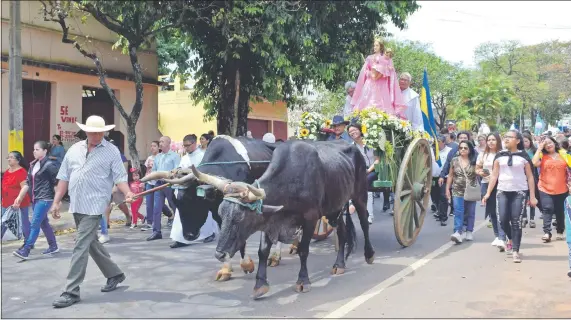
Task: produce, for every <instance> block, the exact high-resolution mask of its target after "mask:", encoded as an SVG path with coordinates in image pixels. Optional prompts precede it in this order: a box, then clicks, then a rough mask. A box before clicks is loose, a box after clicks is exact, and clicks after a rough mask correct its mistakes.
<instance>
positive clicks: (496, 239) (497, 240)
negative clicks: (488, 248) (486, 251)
mask: <svg viewBox="0 0 571 320" xmlns="http://www.w3.org/2000/svg"><path fill="white" fill-rule="evenodd" d="M499 241H500V238H498V237H496V238H495V239H494V241H492V243H491V245H492V246H494V247H497V246H498V243H499Z"/></svg>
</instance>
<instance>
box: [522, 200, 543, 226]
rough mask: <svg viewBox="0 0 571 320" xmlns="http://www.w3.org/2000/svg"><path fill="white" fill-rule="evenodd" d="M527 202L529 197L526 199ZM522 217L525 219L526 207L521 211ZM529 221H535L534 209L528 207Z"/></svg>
mask: <svg viewBox="0 0 571 320" xmlns="http://www.w3.org/2000/svg"><path fill="white" fill-rule="evenodd" d="M527 200H528V201H529V196H528V197H527ZM538 200H539V199H538ZM523 217H524V218H525V219H527V206H526V207H525V208H524V209H523ZM529 220H535V207H532V206H530V207H529Z"/></svg>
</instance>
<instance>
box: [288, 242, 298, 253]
mask: <svg viewBox="0 0 571 320" xmlns="http://www.w3.org/2000/svg"><path fill="white" fill-rule="evenodd" d="M289 254H297V247H296V246H294V245H293V244H292V245H291V247H289Z"/></svg>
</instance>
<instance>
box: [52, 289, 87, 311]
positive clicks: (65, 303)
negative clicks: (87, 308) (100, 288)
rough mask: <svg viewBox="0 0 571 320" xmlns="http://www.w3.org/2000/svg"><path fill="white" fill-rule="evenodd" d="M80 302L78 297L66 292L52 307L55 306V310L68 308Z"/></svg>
mask: <svg viewBox="0 0 571 320" xmlns="http://www.w3.org/2000/svg"><path fill="white" fill-rule="evenodd" d="M79 300H81V299H79V297H78V296H76V295H73V294H69V293H67V292H64V293H62V294H61V296H59V298H57V299H55V300H54V302H52V306H54V308H67V307H69V306H71V305H73V304H75V303H78V302H79Z"/></svg>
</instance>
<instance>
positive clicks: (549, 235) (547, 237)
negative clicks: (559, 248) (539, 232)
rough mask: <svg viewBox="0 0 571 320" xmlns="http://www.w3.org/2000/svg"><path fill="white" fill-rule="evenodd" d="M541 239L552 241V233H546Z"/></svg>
mask: <svg viewBox="0 0 571 320" xmlns="http://www.w3.org/2000/svg"><path fill="white" fill-rule="evenodd" d="M541 240H543V242H545V243H547V242H551V233H546V234H544V235H543V237H541Z"/></svg>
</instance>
